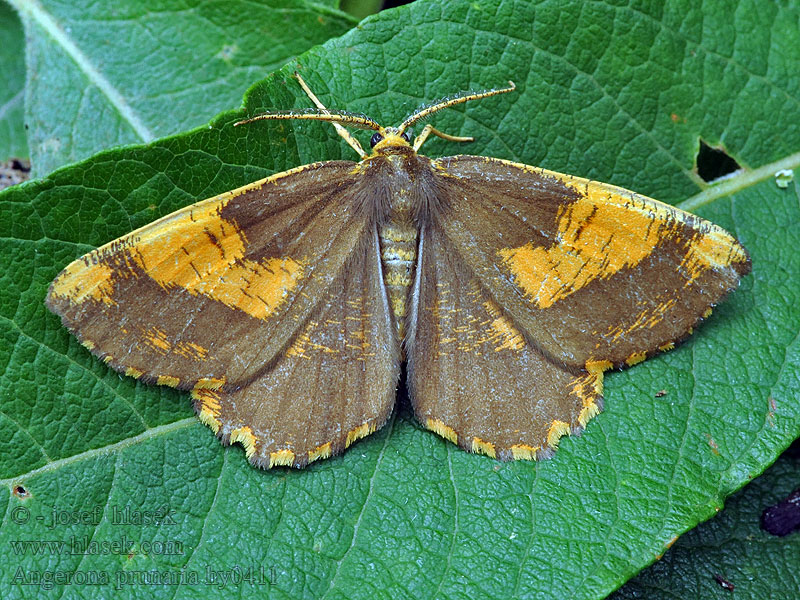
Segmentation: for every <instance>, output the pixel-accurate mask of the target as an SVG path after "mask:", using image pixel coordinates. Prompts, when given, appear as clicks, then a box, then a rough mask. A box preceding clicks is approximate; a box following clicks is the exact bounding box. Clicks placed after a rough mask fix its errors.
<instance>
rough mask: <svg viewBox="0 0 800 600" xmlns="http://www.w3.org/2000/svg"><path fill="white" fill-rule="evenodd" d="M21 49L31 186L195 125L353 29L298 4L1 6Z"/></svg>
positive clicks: (295, 0) (42, 0) (326, 11)
mask: <svg viewBox="0 0 800 600" xmlns="http://www.w3.org/2000/svg"><path fill="white" fill-rule="evenodd" d="M8 1H9V2H10V3H11V4H12V5H14V6H15V7H16V8H17V10H18V11H19V12H20V16H21V17H22V21H23V24H24V26H25V33H26V38H27V46H26V58H27V63H28V78H27V84H26V85H27V91H26V95H25V113H26V114H25V116H26V123H27V124H28V126H29V130H28V141H29V145H30V152H31V160H32V163H33V173H34V175H44V174H47V173H48V172H50V171H52V170H53V169H55V168H57V167H60V166H62V165H64V164H67V163H69V162H74V161H76V160H80V159H83V158H86V157H87V156H89V155H91V154H93V153H95V152H98V151H100V150H103V149H105V148H109V147H112V146H116V145H120V144H132V143H141V142H150V141H152V140H153V139H155V138H156V137H159V136H164V135H167V134H170V133H175V132H178V131H182V130H185V129H187V128H189V127H196V126H198V125H201V124H202V123H204V122H205V121H206V120H208V119H209V118H210V117H211V116H213V115H214V114H216V113H218V112H219V111H221V110H224V109H228V108H232V107H235V106H238V105H239V103H240V102H241V97H242V94H243V93H244V91H245V90H246V89H247V87H248V86H249V85H250V84H251V83H252V82H253V81H254V80H256V79H258V78H260V77H263V76H264V75H266V74H267V73H269V72H270V71H272V70H273V69H276V68H277V67H278V66H280V65H282V64H284V63H285V62H286V61H287V60H288V59H289V58H291V57H292V56H295V55H297V54H299V53H301V52H304V51H305V50H307V49H308V48H310V47H311V46H313V45H314V44H319V43H321V42H324V41H325V40H327V39H329V38H331V37H333V36H336V35H341V34H342V33H344V32H345V31H347V29H349V28H350V27H352V26H353V24H354V23H353V21H352V19H351V18H350V17H348V16H347V15H345V14H344V13H341V12H339V11H338V10H335V9H332V8H329V7H327V6H325V5H324V3H317V2H311V1H309V0H255V1H251V0H211V1H204V0H203V1H201V0H159V1H158V2H140V1H139V0H124V1H108V0H105V1H101V2H98V1H96V0H70V1H69V2H63V1H60V0H39V1H37V2H30V1H28V0H8Z"/></svg>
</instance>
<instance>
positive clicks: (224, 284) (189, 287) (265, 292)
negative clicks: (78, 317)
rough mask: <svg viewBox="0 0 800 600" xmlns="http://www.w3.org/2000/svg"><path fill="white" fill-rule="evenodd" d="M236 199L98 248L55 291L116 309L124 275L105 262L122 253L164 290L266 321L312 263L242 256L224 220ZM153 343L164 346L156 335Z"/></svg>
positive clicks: (240, 239)
mask: <svg viewBox="0 0 800 600" xmlns="http://www.w3.org/2000/svg"><path fill="white" fill-rule="evenodd" d="M243 189H244V188H243ZM233 197H235V196H234V194H225V195H223V196H222V197H221V198H220V199H219V201H217V202H203V203H200V204H199V205H196V206H192V207H189V208H188V209H186V210H183V211H179V212H177V213H174V214H173V215H170V216H168V217H166V218H164V219H162V220H161V221H157V222H156V224H155V225H151V226H148V227H147V228H146V229H145V230H139V231H136V232H134V233H132V234H130V235H128V236H125V237H124V238H121V239H119V240H116V241H114V242H112V243H110V244H107V245H105V246H103V247H101V248H98V249H97V250H95V251H94V252H91V253H89V254H87V255H86V256H84V257H82V258H80V259H78V260H76V261H75V262H73V263H72V264H71V265H69V266H68V267H67V268H66V269H65V270H64V272H63V273H62V274H61V275H60V276H59V277H58V278H57V279H56V280H55V281H54V283H53V288H52V293H53V294H54V295H55V296H61V297H65V298H68V299H69V300H70V301H71V302H72V303H74V304H81V303H82V302H84V301H86V300H88V299H93V300H96V301H99V302H103V303H105V304H108V305H113V304H116V301H115V299H114V285H113V279H114V278H115V277H120V276H122V275H121V273H122V272H123V271H120V270H119V269H113V268H112V267H110V266H108V265H107V264H105V262H104V261H106V260H108V258H109V257H111V256H124V257H125V260H130V261H131V262H132V263H133V264H135V265H136V266H138V267H139V268H140V269H141V270H142V271H144V272H145V273H146V274H147V275H148V277H150V278H151V279H153V281H156V282H157V283H158V284H159V285H160V286H161V287H163V288H164V289H166V290H169V289H174V288H182V289H184V290H186V291H187V292H189V293H190V294H192V295H195V296H199V295H202V296H206V297H208V298H211V299H213V300H216V301H218V302H221V303H223V304H225V305H226V306H229V307H231V308H235V309H238V310H241V311H243V312H245V313H247V314H248V315H250V316H252V317H255V318H257V319H266V318H268V317H269V316H270V315H272V314H273V313H274V312H275V311H276V310H277V309H279V308H280V307H281V306H282V305H283V304H284V303H285V302H286V301H287V299H288V298H289V296H290V294H291V292H292V291H293V290H295V288H296V287H297V285H298V283H299V282H300V281H301V280H302V279H303V277H304V271H305V267H306V264H307V260H306V259H296V258H293V257H290V256H283V257H271V258H265V259H263V260H261V261H252V260H248V259H246V258H244V256H245V248H246V247H247V246H248V242H247V240H246V239H245V236H244V234H243V233H242V232H241V231H239V230H238V229H237V227H236V226H235V224H234V223H231V222H230V221H227V220H225V219H223V218H222V217H221V216H220V211H221V210H222V209H223V208H224V207H225V205H226V204H227V203H228V202H229V201H230V199H231V198H233ZM127 273H129V274H130V275H129V276H133V274H134V273H135V271H127ZM150 341H151V342H153V343H154V344H155V345H158V343H159V341H158V339H157V338H155V337H154V338H152V339H151V340H150Z"/></svg>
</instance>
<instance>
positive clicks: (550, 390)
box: [408, 227, 608, 460]
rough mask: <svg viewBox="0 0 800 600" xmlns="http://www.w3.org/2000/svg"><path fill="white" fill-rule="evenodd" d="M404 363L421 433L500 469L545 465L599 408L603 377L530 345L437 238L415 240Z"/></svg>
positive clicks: (597, 367)
mask: <svg viewBox="0 0 800 600" xmlns="http://www.w3.org/2000/svg"><path fill="white" fill-rule="evenodd" d="M420 256H421V259H420V263H419V266H418V274H417V282H416V289H415V293H414V303H413V312H412V314H411V315H410V319H411V322H410V324H409V330H410V331H411V332H412V337H411V341H410V348H409V350H408V356H409V376H408V382H409V389H410V392H411V400H412V404H413V407H414V412H415V414H416V416H417V418H418V419H419V421H420V422H421V423H423V424H425V425H426V427H427V428H428V429H431V430H432V431H435V432H436V433H438V434H439V435H441V436H442V437H444V438H445V439H448V440H450V441H452V442H454V443H457V444H458V445H459V446H460V447H462V448H464V449H466V450H469V451H471V452H478V453H482V454H486V455H488V456H492V457H495V458H498V459H500V460H512V459H535V458H542V457H545V456H549V454H551V453H552V450H553V449H554V448H555V447H556V446H557V444H558V440H559V438H560V437H561V436H562V435H564V434H565V433H570V432H572V433H576V432H579V431H580V430H581V429H582V428H583V427H584V426H585V425H586V423H587V421H588V420H589V419H590V418H591V417H593V416H594V415H595V414H597V413H598V412H599V411H600V408H601V406H602V397H601V395H602V379H603V376H602V371H603V367H606V366H608V365H606V364H590V365H587V366H585V367H584V368H582V369H581V368H573V367H566V366H564V365H563V364H560V363H557V362H554V361H552V360H550V359H549V358H548V357H547V356H545V355H544V354H543V353H542V352H541V351H539V350H538V349H537V348H536V347H535V346H534V345H532V344H530V343H529V342H528V341H527V340H526V339H525V336H524V335H523V334H522V333H521V331H520V330H519V329H518V328H517V327H516V325H515V324H514V322H513V321H512V320H511V319H510V318H509V317H508V315H506V314H505V313H504V312H503V311H502V309H501V308H500V306H499V305H498V304H497V303H496V302H495V301H494V300H493V298H492V297H491V296H490V295H489V294H488V293H487V292H486V291H485V290H484V289H483V288H482V286H481V285H480V282H479V281H478V279H477V278H476V277H475V276H474V275H472V274H471V273H470V272H469V270H468V269H467V268H466V266H465V264H464V262H463V261H462V259H461V257H460V256H459V254H458V253H456V252H454V250H453V248H452V247H451V246H449V244H448V243H447V241H446V239H445V237H444V235H443V234H442V233H441V232H437V231H436V230H435V229H434V228H432V227H431V228H426V229H424V230H423V232H422V241H421V244H420Z"/></svg>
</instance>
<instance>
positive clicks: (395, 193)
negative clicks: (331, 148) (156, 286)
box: [359, 136, 430, 341]
mask: <svg viewBox="0 0 800 600" xmlns="http://www.w3.org/2000/svg"><path fill="white" fill-rule="evenodd" d="M398 137H399V136H398ZM401 142H402V144H401ZM394 144H395V145H392V146H390V145H388V144H385V145H384V146H382V147H381V148H380V149H378V150H376V153H375V155H374V156H373V157H371V158H368V159H366V160H365V161H364V162H363V163H362V164H361V165H360V167H359V168H362V169H363V170H364V173H365V175H366V176H367V177H376V178H381V179H382V180H383V181H385V182H386V184H385V188H384V189H385V190H386V195H387V196H388V198H387V199H388V202H387V206H385V207H384V209H385V210H386V213H385V214H384V215H380V217H379V219H378V223H377V227H378V238H379V240H380V247H381V263H382V265H383V280H384V284H385V286H386V293H387V295H388V298H389V305H390V306H391V309H392V315H393V317H394V321H395V328H396V331H397V339H398V340H400V341H402V340H404V339H405V332H406V328H405V320H406V315H407V312H408V298H409V292H410V290H411V288H412V285H413V283H414V268H415V265H416V262H417V244H418V243H419V225H418V222H417V219H418V217H419V211H420V206H419V194H418V193H415V192H417V190H418V188H417V185H418V177H419V176H420V174H421V171H422V170H424V169H425V168H430V167H429V166H428V164H426V163H425V161H423V159H422V158H421V157H419V156H418V155H417V153H416V152H414V151H413V150H412V149H411V148H410V147H409V146H408V142H406V141H405V140H403V139H402V138H399V140H394ZM426 160H427V159H426ZM371 171H372V172H371ZM376 201H378V202H380V201H379V200H377V199H376Z"/></svg>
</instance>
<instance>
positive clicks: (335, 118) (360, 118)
mask: <svg viewBox="0 0 800 600" xmlns="http://www.w3.org/2000/svg"><path fill="white" fill-rule="evenodd" d="M294 76H295V78H296V79H297V81H298V82H299V83H300V87H302V88H303V91H304V92H305V93H306V95H307V96H308V97H309V98H311V101H312V102H313V103H314V104H315V105H316V107H317V110H314V109H306V110H303V111H300V112H298V111H292V110H281V111H272V112H266V113H262V114H260V115H256V116H254V117H250V118H249V119H244V120H242V121H237V122H236V123H234V124H233V126H234V127H236V126H238V125H244V124H246V123H252V122H254V121H265V120H273V121H275V120H283V119H306V120H309V121H327V122H328V123H331V124H332V125H333V126H334V127H335V128H336V133H338V134H339V135H340V136H342V137H343V138H344V141H346V142H347V143H348V144H350V147H352V148H353V150H355V151H356V152H357V153H358V155H359V156H360V157H361V158H366V157H367V153H366V152H364V149H363V148H362V147H361V144H359V143H358V140H357V139H356V138H354V137H353V136H352V135H351V134H350V132H349V131H347V129H345V128H344V127H343V126H342V123H344V124H345V125H350V126H351V127H358V128H359V129H373V130H375V131H379V130H380V129H381V126H380V125H378V123H376V122H375V121H373V120H372V119H370V118H369V117H366V116H364V115H357V114H353V113H347V112H331V111H330V110H328V109H327V108H325V105H324V104H322V102H320V101H319V98H317V97H316V95H315V94H314V92H312V91H311V89H310V88H309V87H308V85H307V84H306V82H305V81H303V78H302V77H300V74H299V73H297V72H295V74H294Z"/></svg>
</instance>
